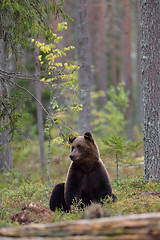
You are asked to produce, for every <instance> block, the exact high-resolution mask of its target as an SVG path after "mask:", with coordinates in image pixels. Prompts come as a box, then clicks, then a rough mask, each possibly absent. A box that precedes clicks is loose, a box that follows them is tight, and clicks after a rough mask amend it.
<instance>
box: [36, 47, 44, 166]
mask: <svg viewBox="0 0 160 240" xmlns="http://www.w3.org/2000/svg"><path fill="white" fill-rule="evenodd" d="M34 55H35V74H36V75H38V74H39V72H40V65H39V58H38V57H39V48H38V47H37V45H36V44H35V51H34ZM35 93H36V98H37V99H38V101H39V102H41V83H40V79H39V77H37V79H36V81H35ZM39 102H36V105H37V123H38V136H39V146H40V158H41V168H43V167H44V166H45V148H44V129H43V114H42V108H41V106H40V104H39Z"/></svg>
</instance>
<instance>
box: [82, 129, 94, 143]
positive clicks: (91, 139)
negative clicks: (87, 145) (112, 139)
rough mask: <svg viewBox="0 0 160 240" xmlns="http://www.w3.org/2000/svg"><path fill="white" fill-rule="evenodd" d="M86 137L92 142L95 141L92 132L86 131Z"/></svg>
mask: <svg viewBox="0 0 160 240" xmlns="http://www.w3.org/2000/svg"><path fill="white" fill-rule="evenodd" d="M84 138H85V139H87V140H89V141H90V142H92V143H93V142H94V140H93V138H92V134H91V133H90V132H86V133H85V134H84Z"/></svg>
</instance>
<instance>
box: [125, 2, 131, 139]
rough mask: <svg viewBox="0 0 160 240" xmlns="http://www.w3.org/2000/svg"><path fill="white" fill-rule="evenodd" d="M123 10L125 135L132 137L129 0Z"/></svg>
mask: <svg viewBox="0 0 160 240" xmlns="http://www.w3.org/2000/svg"><path fill="white" fill-rule="evenodd" d="M124 11H125V14H124V16H125V44H126V46H125V83H126V90H127V91H129V106H128V108H127V113H126V119H127V136H128V138H129V139H132V138H133V93H132V91H133V82H132V81H133V80H132V63H131V16H130V11H131V8H130V1H129V0H125V1H124Z"/></svg>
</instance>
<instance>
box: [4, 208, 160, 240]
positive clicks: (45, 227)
mask: <svg viewBox="0 0 160 240" xmlns="http://www.w3.org/2000/svg"><path fill="white" fill-rule="evenodd" d="M0 239H3V240H12V239H25V240H27V239H38V240H41V239H54V240H62V239H66V240H78V239H82V240H107V239H108V240H111V239H112V240H124V239H125V240H135V239H136V240H155V239H157V240H158V239H160V213H145V214H139V215H128V216H118V217H109V218H98V219H93V220H76V221H71V222H68V223H67V222H61V223H51V224H32V225H27V226H24V227H19V228H4V229H3V228H2V229H0Z"/></svg>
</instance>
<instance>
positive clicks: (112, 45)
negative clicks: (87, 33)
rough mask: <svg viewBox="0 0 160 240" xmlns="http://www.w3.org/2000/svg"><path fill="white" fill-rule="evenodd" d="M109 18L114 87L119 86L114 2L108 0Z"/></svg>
mask: <svg viewBox="0 0 160 240" xmlns="http://www.w3.org/2000/svg"><path fill="white" fill-rule="evenodd" d="M108 16H109V39H110V56H111V82H112V84H113V86H114V87H116V86H117V78H116V55H115V36H114V20H113V19H114V18H113V0H108Z"/></svg>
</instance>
